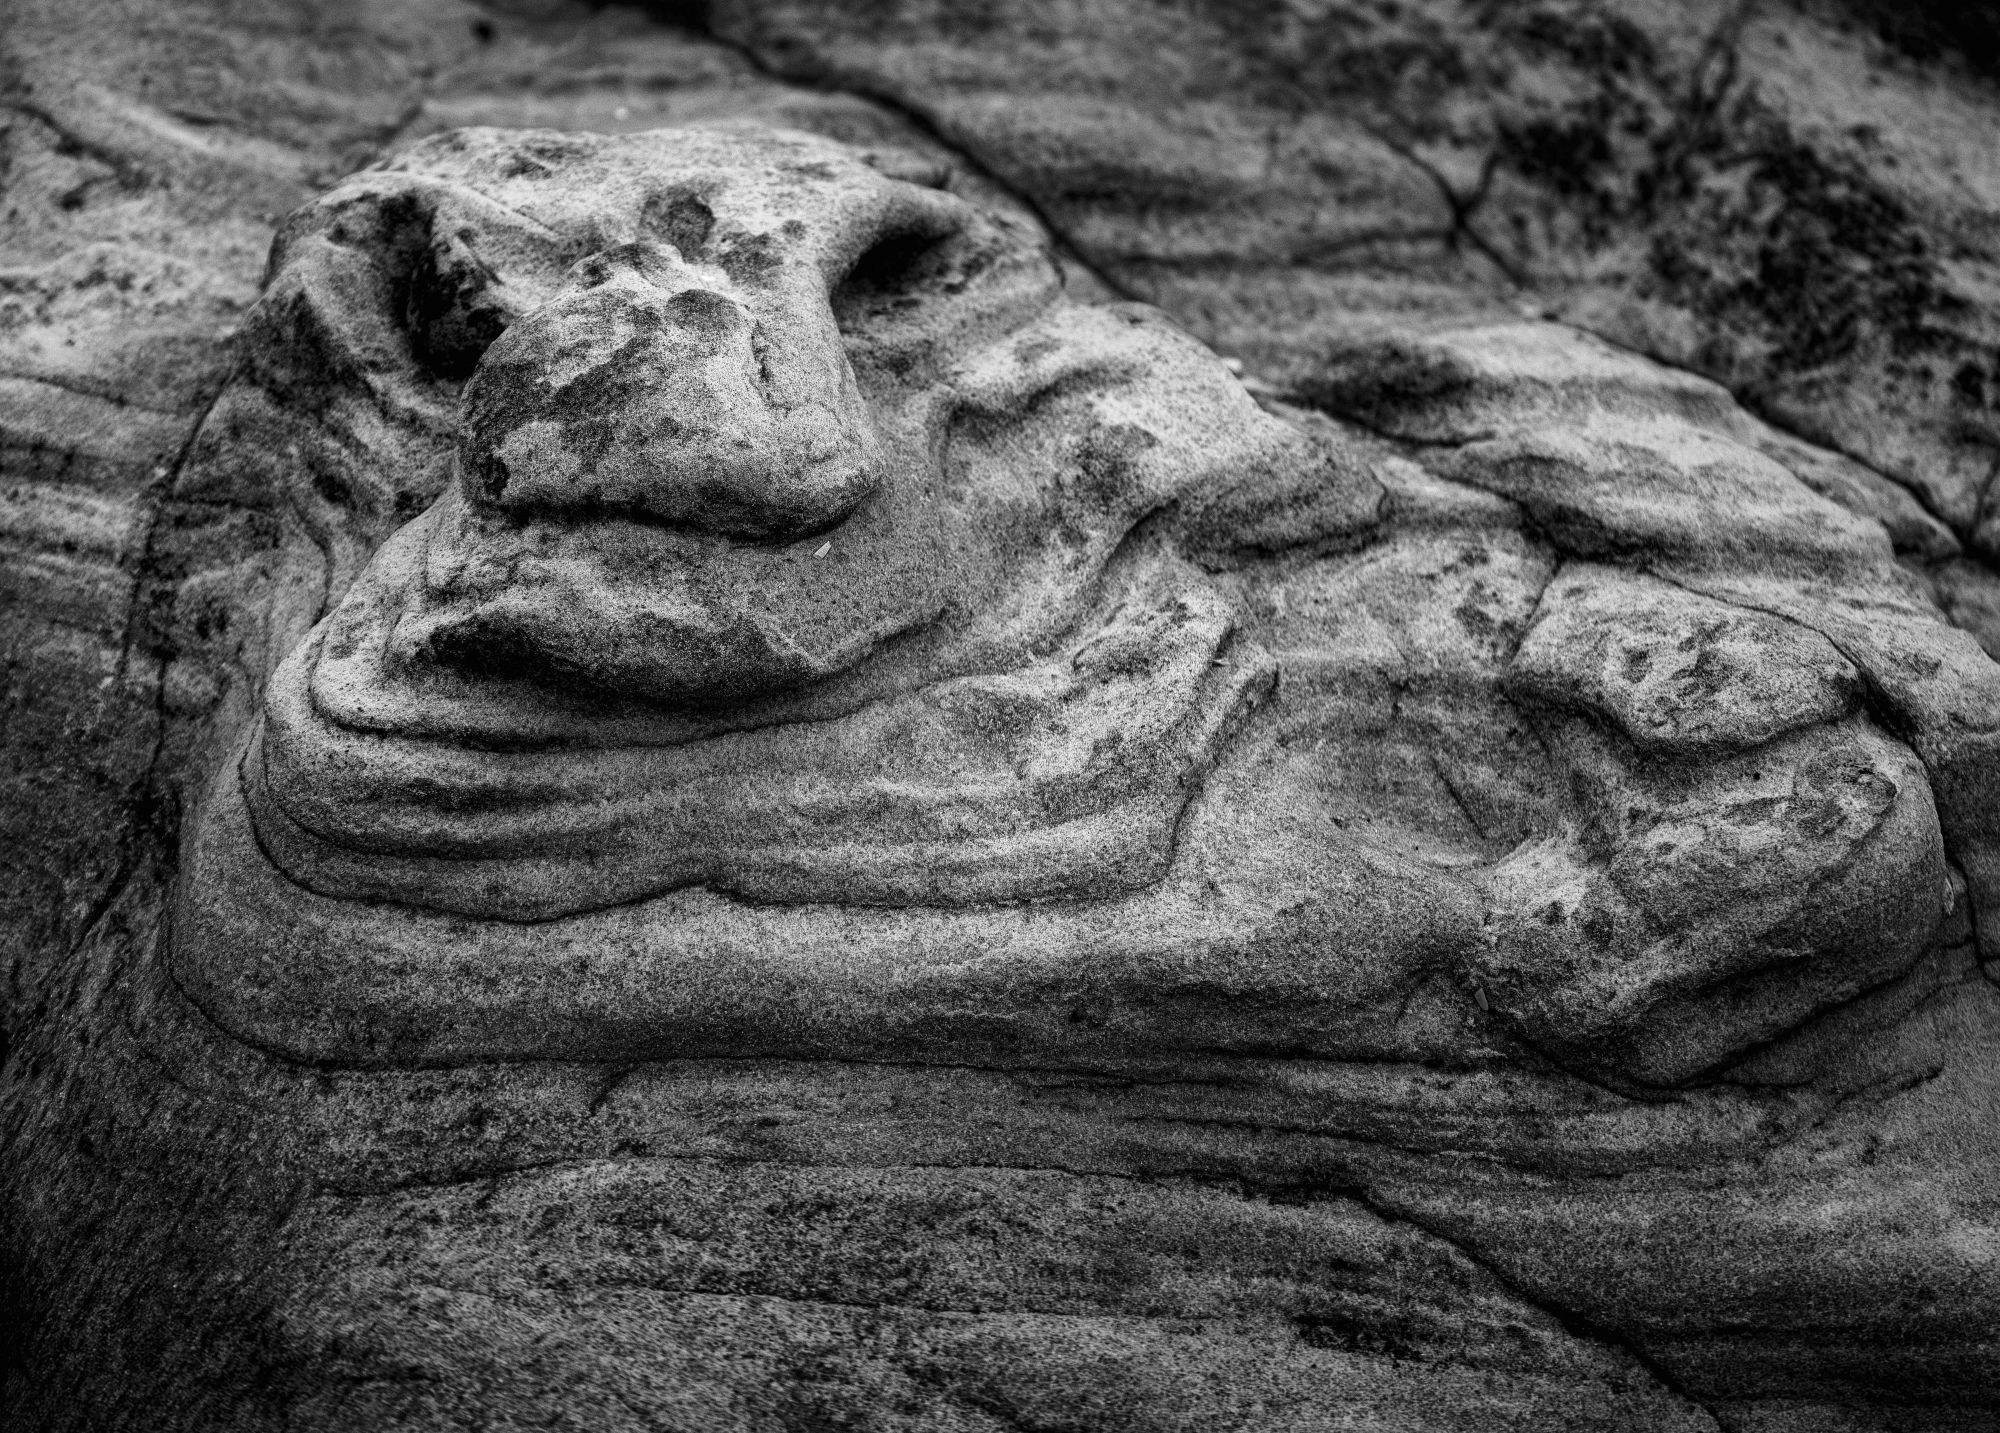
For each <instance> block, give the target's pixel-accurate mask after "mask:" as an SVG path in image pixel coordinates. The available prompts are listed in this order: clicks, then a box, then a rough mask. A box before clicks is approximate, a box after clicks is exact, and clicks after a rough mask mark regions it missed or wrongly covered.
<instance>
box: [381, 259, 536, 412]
mask: <svg viewBox="0 0 2000 1433" xmlns="http://www.w3.org/2000/svg"><path fill="white" fill-rule="evenodd" d="M477 242H478V241H477V237H476V235H475V234H474V232H473V231H472V230H471V229H470V228H463V227H462V228H459V229H457V230H454V231H450V232H439V233H437V234H434V235H433V236H432V238H431V242H430V243H429V245H427V246H426V247H425V248H424V249H423V250H422V251H421V252H420V253H419V254H418V256H417V262H416V267H415V268H414V269H413V270H412V271H411V274H410V280H409V292H408V299H407V300H406V303H405V308H404V322H405V323H407V324H408V325H409V330H410V347H411V349H412V351H413V352H414V353H415V354H416V357H417V360H418V361H419V362H420V363H422V364H423V365H424V366H425V367H427V368H429V369H430V370H431V371H432V372H433V373H435V374H436V375H437V376H438V377H440V378H444V379H448V380H450V381H452V382H455V383H462V382H464V381H465V380H466V379H467V378H470V377H471V376H472V370H473V369H474V368H475V367H477V366H478V364H479V358H480V355H481V354H483V353H485V352H486V350H487V348H488V347H490V346H491V345H492V343H493V341H494V340H495V339H497V338H498V337H500V335H501V334H502V333H504V332H505V331H506V329H507V325H508V323H509V322H511V321H512V319H513V317H514V309H513V305H511V304H509V303H508V302H507V300H506V298H505V297H504V296H503V294H502V293H501V290H502V288H503V287H504V284H505V280H503V279H502V278H501V277H500V275H499V274H498V273H497V272H496V271H495V270H494V268H493V266H492V265H491V264H489V263H487V262H486V261H485V260H484V259H482V258H481V257H480V256H479V253H478V249H477V247H476V246H477Z"/></svg>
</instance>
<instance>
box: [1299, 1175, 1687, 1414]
mask: <svg viewBox="0 0 2000 1433" xmlns="http://www.w3.org/2000/svg"><path fill="white" fill-rule="evenodd" d="M1339 1192H1340V1193H1341V1194H1344V1195H1345V1196H1347V1197H1348V1198H1350V1199H1352V1200H1354V1202H1355V1203H1357V1204H1359V1205H1361V1206H1362V1207H1363V1208H1364V1209H1366V1210H1368V1212H1369V1213H1371V1214H1373V1215H1375V1216H1376V1217H1377V1218H1378V1219H1381V1220H1382V1221H1384V1222H1385V1223H1393V1224H1404V1225H1408V1226H1409V1227H1411V1228H1413V1229H1416V1230H1418V1231H1419V1232H1421V1233H1423V1234H1426V1235H1428V1236H1429V1237H1431V1238H1433V1239H1435V1240H1437V1241H1438V1242H1439V1243H1441V1244H1445V1245H1448V1246H1449V1247H1450V1248H1452V1249H1455V1250H1457V1251H1458V1253H1459V1254H1460V1255H1461V1256H1463V1257H1464V1258H1465V1259H1466V1260H1467V1261H1468V1262H1470V1263H1472V1264H1473V1265H1475V1266H1477V1267H1478V1268H1479V1269H1480V1270H1481V1271H1483V1272H1484V1273H1485V1274H1486V1275H1487V1277H1488V1278H1490V1279H1492V1280H1493V1282H1494V1283H1496V1284H1498V1285H1499V1286H1500V1287H1501V1288H1502V1289H1504V1290H1505V1291H1506V1292H1507V1293H1508V1294H1510V1295H1511V1296H1513V1297H1514V1298H1516V1299H1518V1300H1520V1301H1521V1302H1522V1303H1524V1304H1526V1305H1528V1306H1529V1307H1530V1308H1533V1309H1536V1310H1538V1311H1539V1312H1541V1313H1543V1314H1545V1315H1547V1316H1548V1317H1549V1318H1551V1319H1553V1320H1554V1321H1555V1322H1556V1324H1557V1325H1558V1326H1559V1327H1560V1328H1561V1329H1562V1330H1563V1331H1564V1332H1565V1333H1567V1334H1569V1335H1570V1336H1571V1337H1572V1338H1575V1339H1577V1340H1578V1341H1580V1342H1583V1343H1588V1344H1593V1345H1595V1346H1597V1347H1599V1348H1606V1349H1610V1350H1613V1351H1614V1352H1617V1353H1621V1354H1623V1355H1624V1356H1625V1357H1627V1358H1629V1359H1631V1360H1632V1362H1633V1363H1635V1364H1637V1365H1638V1366H1639V1367H1640V1368H1641V1369H1643V1370H1644V1371H1645V1372H1646V1373H1647V1374H1648V1375H1649V1376H1650V1377H1651V1378H1652V1379H1653V1381H1654V1382H1655V1383H1657V1384H1659V1385H1660V1387H1662V1388H1664V1389H1665V1390H1666V1391H1667V1392H1669V1393H1671V1394H1673V1395H1674V1396H1675V1397H1676V1398H1679V1399H1681V1400H1683V1401H1684V1402H1686V1403H1688V1404H1690V1405H1692V1406H1693V1407H1695V1408H1697V1409H1699V1410H1700V1411H1701V1412H1702V1413H1703V1414H1705V1415H1706V1416H1707V1417H1708V1419H1709V1420H1710V1422H1711V1423H1712V1424H1713V1425H1714V1426H1715V1428H1716V1429H1717V1430H1718V1433H1721V1430H1723V1429H1724V1428H1725V1426H1726V1425H1725V1424H1724V1423H1723V1422H1722V1419H1721V1417H1720V1415H1718V1414H1717V1412H1716V1410H1715V1409H1714V1408H1712V1407H1710V1406H1709V1405H1708V1404H1707V1403H1705V1402H1703V1401H1702V1399H1701V1398H1700V1397H1699V1396H1698V1395H1696V1394H1695V1393H1694V1392H1693V1391H1692V1390H1690V1389H1689V1388H1688V1387H1687V1386H1686V1385H1685V1384H1684V1383H1683V1382H1682V1381H1681V1379H1680V1378H1679V1377H1678V1376H1677V1375H1676V1374H1674V1373H1673V1372H1672V1371H1671V1370H1669V1369H1668V1368H1667V1367H1666V1366H1665V1365H1664V1364H1662V1363H1661V1362H1660V1361H1659V1360H1658V1359H1657V1358H1655V1357H1654V1356H1653V1355H1652V1354H1650V1353H1648V1352H1647V1351H1646V1349H1645V1348H1644V1346H1643V1345H1641V1344H1640V1343H1639V1342H1637V1340H1635V1339H1634V1338H1633V1337H1632V1336H1631V1335H1629V1334H1627V1333H1624V1332H1621V1331H1620V1330H1618V1329H1616V1328H1613V1327H1612V1326H1610V1325H1609V1324H1606V1323H1604V1322H1602V1321H1601V1320H1599V1319H1596V1318H1593V1317H1591V1316H1590V1315H1588V1314H1584V1313H1581V1312H1579V1311H1578V1310H1576V1309H1573V1308H1571V1307H1569V1306H1568V1305H1566V1304H1561V1303H1558V1302H1556V1301H1555V1300H1554V1299H1551V1298H1550V1297H1549V1296H1548V1295H1547V1294H1545V1293H1543V1292H1542V1291H1540V1290H1538V1289H1535V1288H1533V1287H1531V1286H1530V1285H1529V1284H1528V1283H1527V1282H1526V1281H1525V1280H1523V1279H1520V1278H1517V1277H1515V1276H1514V1275H1512V1274H1509V1273H1508V1272H1507V1271H1506V1270H1505V1269H1503V1268H1502V1267H1501V1266H1500V1265H1499V1264H1498V1263H1497V1262H1495V1261H1494V1260H1493V1259H1491V1258H1489V1257H1487V1256H1484V1255H1482V1254H1481V1253H1479V1252H1478V1251H1477V1250H1476V1249H1474V1248H1473V1247H1472V1246H1470V1245H1468V1244H1467V1243H1465V1242H1464V1241H1462V1240H1461V1239H1458V1238H1456V1237H1454V1236H1453V1235H1451V1234H1448V1233H1446V1232H1445V1231H1444V1230H1443V1229H1441V1228H1439V1227H1438V1226H1437V1225H1436V1224H1435V1223H1433V1222H1432V1221H1430V1220H1428V1219H1425V1218H1422V1217H1421V1216H1419V1215H1417V1214H1416V1213H1414V1212H1412V1211H1411V1210H1410V1209H1409V1208H1407V1207H1404V1206H1401V1205H1398V1204H1397V1203H1395V1202H1393V1201H1392V1200H1391V1199H1390V1198H1387V1197H1385V1196H1383V1195H1382V1194H1380V1193H1378V1192H1377V1191H1376V1190H1375V1189H1374V1188H1372V1187H1371V1186H1368V1185H1357V1186H1356V1187H1354V1188H1352V1189H1343V1190H1340V1191H1339Z"/></svg>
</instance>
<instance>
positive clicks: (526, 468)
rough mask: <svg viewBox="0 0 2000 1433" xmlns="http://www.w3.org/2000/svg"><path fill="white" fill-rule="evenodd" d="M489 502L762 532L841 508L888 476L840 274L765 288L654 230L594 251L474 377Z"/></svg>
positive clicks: (463, 472)
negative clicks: (864, 395)
mask: <svg viewBox="0 0 2000 1433" xmlns="http://www.w3.org/2000/svg"><path fill="white" fill-rule="evenodd" d="M465 405H466V427H467V433H466V438H465V441H464V444H463V446H462V448H461V452H460V480H461V482H462V483H463V484H464V488H465V496H466V498H467V499H468V501H469V502H471V503H472V504H473V505H474V506H475V507H485V508H498V509H501V510H503V511H506V512H509V513H514V514H519V515H523V516H526V515H529V514H547V515H554V514H557V513H569V514H588V513H606V512H615V513H623V514H628V515H633V516H644V517H650V518H654V519H657V520H659V521H661V522H665V523H669V524H674V525H679V526H686V527H692V528H697V529H701V530H704V531H709V532H715V533H721V534H726V535H730V536H735V537H744V538H752V539H768V538H784V537H796V536H799V535H802V534H806V533H811V532H815V531H818V530H819V529H822V528H826V527H829V526H831V525H832V524H834V523H836V522H838V521H839V520H840V519H841V518H842V517H844V516H846V515H847V513H849V512H850V511H852V510H853V508H854V506H855V504H857V503H858V502H860V501H861V499H862V498H863V497H865V496H866V495H867V493H868V492H869V490H870V489H871V488H872V487H873V486H874V483H875V481H876V469H877V465H878V458H877V454H876V443H875V439H874V434H873V430H872V428H871V425H870V422H869V418H868V413H867V409H866V407H865V405H864V404H863V403H862V401H861V397H860V394H859V392H858V391H857V389H856V386H855V381H854V374H853V371H852V369H851V368H850V367H849V366H848V363H847V359H846V355H845V353H844V351H843V349H842V346H841V340H840V333H839V330H838V328H837V327H836V325H835V323H834V318H833V313H832V311H831V309H830V308H829V306H828V303H827V298H826V288H825V280H824V278H823V277H822V275H821V274H820V272H819V269H818V268H817V266H816V265H813V264H811V263H796V264H784V263H780V264H778V265H775V266H773V268H772V269H771V270H769V271H767V272H766V273H764V274H763V275H760V276H759V278H758V280H757V281H756V283H755V286H754V288H751V289H750V290H749V291H747V292H746V291H744V290H742V289H739V288H738V286H737V285H736V284H734V283H733V282H732V281H731V280H730V279H729V278H728V276H727V275H725V274H724V273H723V272H721V271H720V270H719V269H714V268H711V267H710V266H707V265H694V264H690V263H688V262H686V261H685V260H684V259H683V258H682V257H681V255H680V254H679V253H678V252H677V251H676V250H675V249H674V248H673V247H672V246H671V245H666V244H658V243H650V242H638V243H631V244H623V245H620V246H618V247H616V248H611V249H606V250H604V251H602V252H600V253H596V254H593V255H591V256H590V257H589V258H587V259H584V260H583V261H582V262H580V263H579V264H577V265H576V267H575V268H573V269H572V270H571V271H570V273H569V276H568V278H567V279H566V280H565V282H564V284H563V286H562V288H561V289H560V290H559V291H558V292H557V294H556V295H555V297H554V298H553V299H551V300H550V301H549V302H548V303H546V304H544V305H543V306H542V307H541V308H539V309H537V310H535V311H534V312H533V313H530V314H528V315H526V316H525V317H523V318H522V319H521V320H519V321H518V322H516V323H515V324H514V325H513V326H512V327H511V328H509V329H508V330H507V332H506V333H505V334H504V335H502V336H501V337H500V338H499V339H498V340H497V341H496V342H495V343H494V344H493V345H492V347H491V348H489V349H488V350H487V352H486V354H485V356H484V358H482V359H481V361H480V363H479V366H478V369H477V370H476V371H475V372H474V374H473V376H472V378H471V380H470V382H469V383H468V384H467V386H466V390H465Z"/></svg>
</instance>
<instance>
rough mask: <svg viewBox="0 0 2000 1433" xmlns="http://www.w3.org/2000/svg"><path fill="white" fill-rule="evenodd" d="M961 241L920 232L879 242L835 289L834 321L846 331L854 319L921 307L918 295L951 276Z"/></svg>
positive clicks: (952, 234) (950, 234)
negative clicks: (954, 251)
mask: <svg viewBox="0 0 2000 1433" xmlns="http://www.w3.org/2000/svg"><path fill="white" fill-rule="evenodd" d="M957 237H958V236H957V235H956V234H955V233H942V234H940V233H933V232H927V231H925V230H921V229H917V230H904V231H903V232H901V233H894V234H889V235H886V236H885V237H883V238H881V239H878V240H876V242H875V243H874V244H873V245H871V246H870V247H869V248H868V249H866V250H864V251H863V253H862V255H861V257H860V258H858V259H856V260H855V261H854V266H853V267H852V268H850V269H849V270H848V271H847V274H846V276H845V277H844V278H842V279H841V281H840V282H839V283H838V284H836V285H835V286H834V290H833V312H834V317H835V318H836V319H837V320H839V322H840V324H841V326H842V327H843V328H844V327H846V326H847V324H848V322H849V320H850V319H855V318H861V317H865V316H866V315H868V314H870V313H879V312H882V311H884V310H888V309H899V308H908V307H910V306H912V305H914V304H916V303H917V302H918V301H919V299H920V295H919V294H918V293H917V292H916V290H918V289H919V288H921V287H922V286H923V285H924V284H925V283H926V282H928V281H932V280H936V279H940V278H942V277H944V276H945V275H946V274H947V273H948V272H949V270H950V268H951V257H952V249H953V248H954V245H953V243H952V241H953V240H954V239H956V238H957Z"/></svg>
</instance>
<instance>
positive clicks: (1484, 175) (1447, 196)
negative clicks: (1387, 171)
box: [1363, 125, 1528, 288]
mask: <svg viewBox="0 0 2000 1433" xmlns="http://www.w3.org/2000/svg"><path fill="white" fill-rule="evenodd" d="M1363 128H1364V129H1365V130H1366V131H1367V133H1368V135H1369V136H1370V137H1371V138H1373V139H1374V140H1375V141H1376V143H1378V144H1380V145H1382V146H1384V147H1385V148H1387V149H1389V150H1392V151H1393V152H1394V153H1395V154H1396V156H1397V157H1398V158H1400V159H1401V160H1403V162H1404V163H1406V164H1409V165H1411V166H1412V167H1413V168H1415V169H1417V170H1419V171H1421V172H1422V174H1423V175H1424V177H1425V178H1426V179H1428V180H1430V182H1431V184H1432V185H1433V186H1434V187H1435V188H1436V189H1437V192H1438V197H1439V198H1441V199H1443V200H1444V205H1445V209H1446V210H1447V211H1448V212H1449V213H1450V215H1451V228H1450V229H1449V230H1447V231H1446V233H1445V245H1446V247H1447V248H1451V249H1457V248H1459V247H1460V246H1461V245H1469V246H1470V247H1471V248H1473V249H1474V250H1476V251H1477V252H1478V253H1479V254H1481V255H1482V256H1484V257H1485V258H1486V260H1487V261H1488V262H1489V263H1491V264H1492V265H1493V266H1494V267H1495V268H1496V269H1498V270H1500V272H1501V273H1502V274H1504V275H1506V277H1507V281H1508V282H1509V283H1511V284H1513V285H1514V286H1515V287H1517V288H1520V287H1524V286H1526V284H1527V282H1528V280H1527V276H1526V275H1525V274H1523V273H1522V271H1521V266H1520V265H1519V264H1517V263H1515V262H1514V261H1513V260H1512V259H1510V258H1508V257H1507V256H1506V255H1505V254H1503V253H1501V252H1500V250H1499V249H1498V248H1497V247H1495V246H1494V244H1493V242H1492V241H1491V240H1489V239H1488V238H1487V237H1486V236H1485V235H1484V234H1482V233H1480V232H1479V229H1478V227H1477V226H1476V225H1474V224H1473V222H1472V218H1473V215H1474V214H1476V213H1477V212H1478V211H1479V209H1480V207H1481V206H1482V205H1483V204H1485V202H1486V195H1487V192H1488V191H1489V190H1491V189H1492V187H1493V175H1494V173H1495V171H1496V170H1498V169H1499V167H1500V153H1499V151H1498V150H1495V151H1494V152H1492V153H1491V154H1488V155H1487V156H1486V159H1485V162H1484V163H1482V164H1481V165H1480V166H1479V179H1478V182H1477V183H1476V184H1474V186H1473V188H1472V192H1471V193H1469V194H1461V193H1459V191H1458V186H1456V185H1455V184H1453V183H1452V182H1451V181H1450V180H1449V179H1447V178H1446V177H1445V175H1444V172H1443V171H1442V170H1440V169H1439V168H1438V167H1437V166H1436V165H1435V164H1432V163H1431V162H1430V161H1429V160H1428V159H1425V158H1424V157H1423V156H1422V155H1421V154H1419V153H1417V151H1416V150H1415V149H1414V148H1412V147H1411V146H1410V145H1407V144H1405V143H1403V142H1402V141H1401V140H1399V139H1397V138H1396V137H1395V136H1394V135H1392V134H1390V133H1388V132H1387V131H1386V130H1382V129H1378V128H1374V127H1370V126H1366V125H1364V126H1363Z"/></svg>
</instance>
